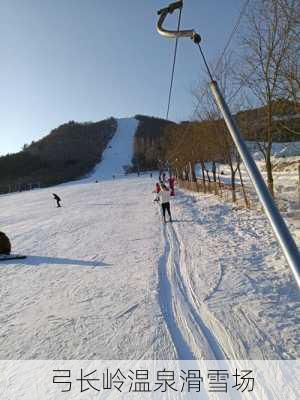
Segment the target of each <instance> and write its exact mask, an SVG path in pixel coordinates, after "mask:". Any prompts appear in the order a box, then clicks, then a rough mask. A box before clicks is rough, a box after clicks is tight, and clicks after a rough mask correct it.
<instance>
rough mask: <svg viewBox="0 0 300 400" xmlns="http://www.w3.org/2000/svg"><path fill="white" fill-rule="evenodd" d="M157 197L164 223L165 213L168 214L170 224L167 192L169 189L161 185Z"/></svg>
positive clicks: (168, 193) (168, 194)
mask: <svg viewBox="0 0 300 400" xmlns="http://www.w3.org/2000/svg"><path fill="white" fill-rule="evenodd" d="M158 196H159V198H160V201H161V207H162V213H163V218H164V222H166V211H167V212H168V214H169V218H170V222H172V216H171V210H170V191H169V188H168V187H167V186H166V185H165V184H162V185H161V191H160V192H159V193H158Z"/></svg>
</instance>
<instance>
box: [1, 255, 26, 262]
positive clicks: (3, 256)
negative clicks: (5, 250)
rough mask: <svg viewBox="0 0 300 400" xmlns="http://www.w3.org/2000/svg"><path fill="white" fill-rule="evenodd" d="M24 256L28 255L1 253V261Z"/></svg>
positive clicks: (18, 258)
mask: <svg viewBox="0 0 300 400" xmlns="http://www.w3.org/2000/svg"><path fill="white" fill-rule="evenodd" d="M24 258H26V256H24V255H22V254H0V261H9V260H20V259H24Z"/></svg>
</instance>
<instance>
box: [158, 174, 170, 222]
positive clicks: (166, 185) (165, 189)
mask: <svg viewBox="0 0 300 400" xmlns="http://www.w3.org/2000/svg"><path fill="white" fill-rule="evenodd" d="M174 186H175V178H174V177H172V176H170V177H169V179H167V178H166V174H165V173H163V174H160V176H159V182H156V184H155V190H154V192H155V193H156V197H155V199H154V201H160V203H161V208H162V215H163V219H164V222H166V212H167V213H168V215H169V221H170V222H172V215H171V208H170V197H171V196H175V190H174Z"/></svg>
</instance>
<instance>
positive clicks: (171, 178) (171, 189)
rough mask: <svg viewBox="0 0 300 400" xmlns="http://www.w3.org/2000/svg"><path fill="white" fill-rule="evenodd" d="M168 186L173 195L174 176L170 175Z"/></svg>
mask: <svg viewBox="0 0 300 400" xmlns="http://www.w3.org/2000/svg"><path fill="white" fill-rule="evenodd" d="M168 181H169V186H170V191H171V194H170V195H171V196H175V191H174V186H175V178H174V176H171V177H170V178H169V180H168Z"/></svg>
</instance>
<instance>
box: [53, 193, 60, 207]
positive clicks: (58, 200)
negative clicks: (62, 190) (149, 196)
mask: <svg viewBox="0 0 300 400" xmlns="http://www.w3.org/2000/svg"><path fill="white" fill-rule="evenodd" d="M52 194H53V198H54V200H56V204H57V207H61V205H60V202H61V198H60V197H59V196H57V194H56V193H52Z"/></svg>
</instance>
